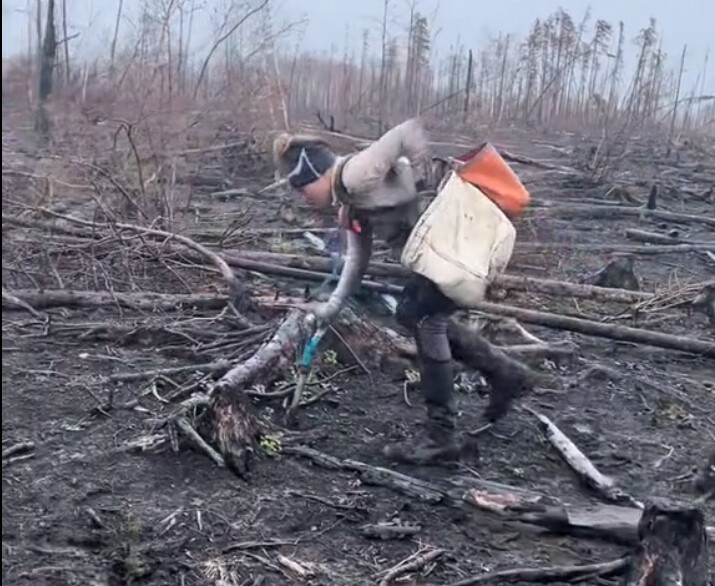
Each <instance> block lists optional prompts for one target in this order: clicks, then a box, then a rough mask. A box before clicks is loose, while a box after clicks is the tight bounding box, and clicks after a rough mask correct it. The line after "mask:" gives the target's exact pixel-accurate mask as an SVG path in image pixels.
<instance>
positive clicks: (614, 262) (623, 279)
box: [593, 254, 641, 291]
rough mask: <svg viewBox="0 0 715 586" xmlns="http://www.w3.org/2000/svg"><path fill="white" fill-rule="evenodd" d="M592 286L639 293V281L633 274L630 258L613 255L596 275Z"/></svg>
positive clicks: (633, 265)
mask: <svg viewBox="0 0 715 586" xmlns="http://www.w3.org/2000/svg"><path fill="white" fill-rule="evenodd" d="M593 284H594V285H596V286H597V287H608V288H611V289H628V290H630V291H640V289H641V286H640V281H639V280H638V277H637V276H636V273H635V264H634V261H633V257H632V256H628V255H621V254H614V255H613V256H612V257H611V260H610V261H609V263H608V264H607V265H606V266H605V267H603V268H602V269H601V270H600V271H598V272H597V273H596V276H595V279H594V281H593Z"/></svg>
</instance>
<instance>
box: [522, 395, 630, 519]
mask: <svg viewBox="0 0 715 586" xmlns="http://www.w3.org/2000/svg"><path fill="white" fill-rule="evenodd" d="M524 409H525V410H526V411H528V412H529V413H531V414H532V415H533V416H534V417H535V418H536V419H537V420H538V422H539V427H540V428H541V431H542V432H543V433H544V435H545V436H546V439H548V440H549V442H550V443H551V445H552V446H553V447H554V448H556V451H557V452H558V453H559V455H560V456H561V457H562V458H563V459H564V461H565V462H566V463H567V464H568V465H569V466H570V467H571V469H572V470H573V471H574V472H576V474H578V476H579V478H581V480H582V481H584V482H585V483H586V484H587V485H588V486H590V487H591V488H593V489H594V490H595V491H596V492H597V493H598V494H599V495H600V496H601V497H602V498H605V499H606V500H608V501H611V502H615V503H619V504H627V505H630V506H636V507H639V508H642V507H643V505H642V503H640V502H638V501H636V500H635V499H634V498H633V497H631V496H630V495H627V494H626V493H624V492H623V491H621V490H619V489H618V488H617V487H616V485H615V483H614V481H613V479H612V478H610V477H608V476H604V475H603V474H601V472H600V471H599V470H598V468H596V467H595V466H594V465H593V463H592V462H591V460H589V459H588V458H587V457H586V455H585V454H584V453H583V452H581V450H579V449H578V447H577V446H576V444H574V443H573V442H572V441H571V440H570V439H569V438H568V436H566V434H565V433H564V432H562V431H561V430H560V429H559V428H558V427H557V426H556V424H555V423H554V422H553V421H551V420H550V419H549V418H548V417H546V415H542V414H541V413H538V412H537V411H534V410H533V409H530V408H528V407H524Z"/></svg>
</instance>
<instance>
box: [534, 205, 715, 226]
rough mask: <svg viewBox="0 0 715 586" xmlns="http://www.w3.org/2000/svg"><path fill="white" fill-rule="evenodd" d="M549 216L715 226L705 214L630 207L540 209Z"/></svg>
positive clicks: (714, 220)
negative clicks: (641, 220) (653, 220)
mask: <svg viewBox="0 0 715 586" xmlns="http://www.w3.org/2000/svg"><path fill="white" fill-rule="evenodd" d="M539 211H545V212H546V213H548V214H549V215H551V216H555V217H559V218H567V219H570V218H591V219H610V220H619V219H622V218H624V217H633V216H636V217H639V218H649V219H655V220H666V221H671V222H680V223H684V224H688V223H692V224H705V225H706V226H715V217H713V216H708V215H705V214H699V215H696V214H682V213H678V212H668V211H665V210H649V209H646V208H643V207H631V206H617V207H615V206H560V207H550V208H540V209H539Z"/></svg>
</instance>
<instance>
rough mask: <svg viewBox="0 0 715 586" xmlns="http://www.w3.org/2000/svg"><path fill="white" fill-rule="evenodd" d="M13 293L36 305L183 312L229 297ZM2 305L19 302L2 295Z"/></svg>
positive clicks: (213, 305)
mask: <svg viewBox="0 0 715 586" xmlns="http://www.w3.org/2000/svg"><path fill="white" fill-rule="evenodd" d="M11 295H12V296H14V297H16V298H17V299H19V300H20V301H22V302H25V303H26V304H29V305H31V306H33V307H35V308H38V307H39V308H42V309H48V308H52V307H112V306H120V307H125V308H129V309H137V310H144V311H156V310H162V311H180V310H182V309H184V308H187V307H196V308H201V309H221V308H223V307H225V306H226V303H227V302H228V301H229V298H228V297H227V296H225V295H215V294H209V293H196V294H191V295H184V294H171V293H153V292H149V291H143V292H138V293H110V292H109V291H69V290H65V289H50V290H47V289H45V290H28V289H21V290H18V291H13V292H12V294H11ZM2 305H3V307H13V306H14V305H16V304H15V303H13V302H12V301H10V300H9V299H7V298H6V297H5V295H3V304H2Z"/></svg>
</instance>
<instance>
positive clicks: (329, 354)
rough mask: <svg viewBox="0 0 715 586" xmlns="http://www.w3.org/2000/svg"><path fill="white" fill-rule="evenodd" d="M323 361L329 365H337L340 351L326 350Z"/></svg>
mask: <svg viewBox="0 0 715 586" xmlns="http://www.w3.org/2000/svg"><path fill="white" fill-rule="evenodd" d="M323 361H324V362H325V364H326V365H327V366H337V365H338V353H337V352H336V351H335V350H326V351H325V353H324V354H323Z"/></svg>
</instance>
